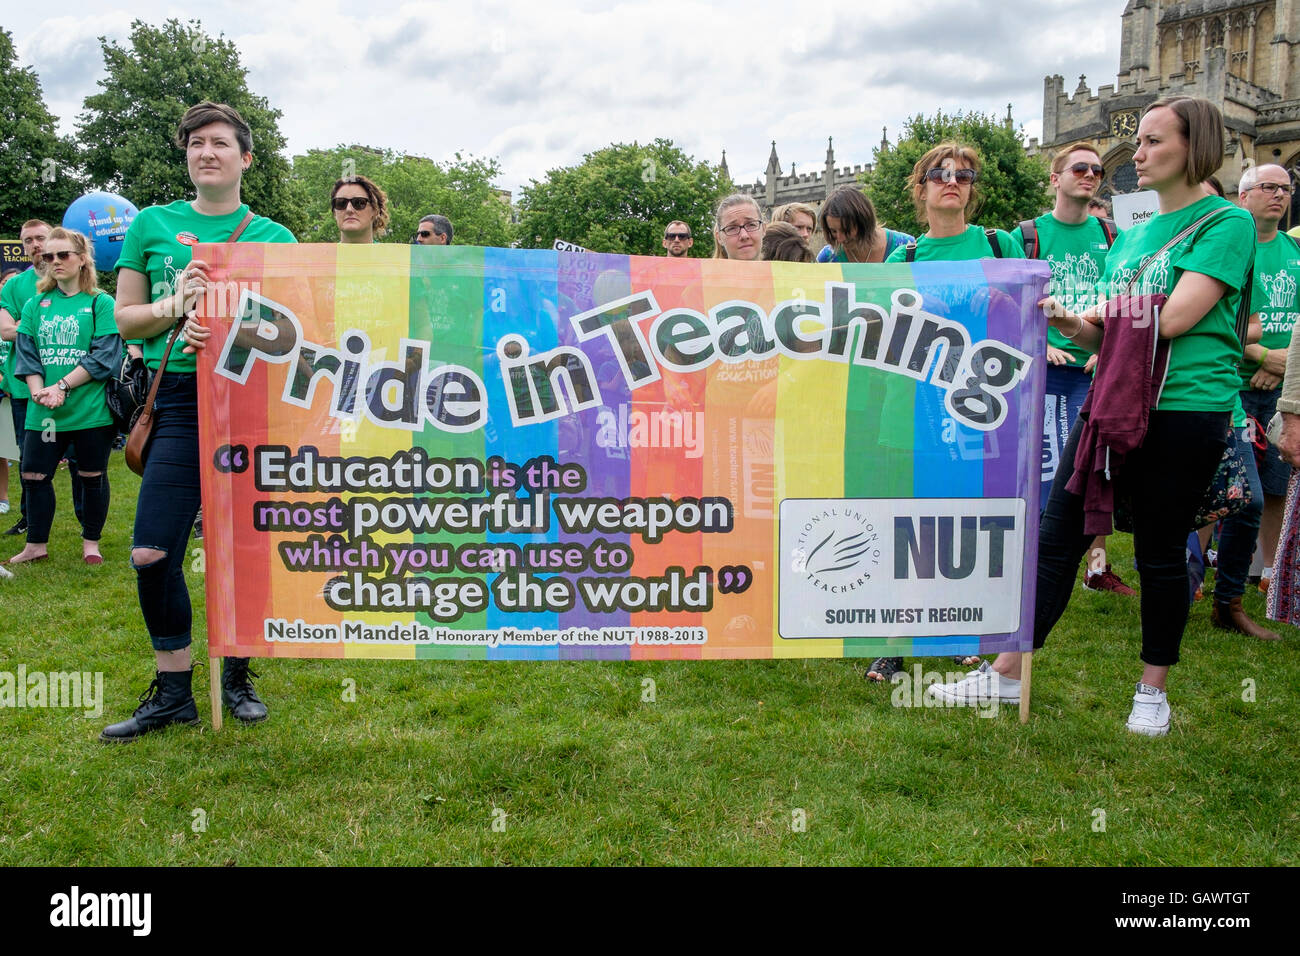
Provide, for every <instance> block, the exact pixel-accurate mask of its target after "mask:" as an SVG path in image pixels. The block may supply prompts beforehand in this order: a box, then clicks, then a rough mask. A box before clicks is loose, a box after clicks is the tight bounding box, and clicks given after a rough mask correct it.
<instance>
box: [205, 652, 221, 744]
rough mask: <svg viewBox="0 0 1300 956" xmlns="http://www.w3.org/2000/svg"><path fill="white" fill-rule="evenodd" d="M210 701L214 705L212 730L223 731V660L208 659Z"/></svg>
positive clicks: (218, 658) (217, 658) (216, 658)
mask: <svg viewBox="0 0 1300 956" xmlns="http://www.w3.org/2000/svg"><path fill="white" fill-rule="evenodd" d="M208 699H209V701H210V702H211V704H212V729H213V730H214V731H219V730H221V658H220V657H209V658H208Z"/></svg>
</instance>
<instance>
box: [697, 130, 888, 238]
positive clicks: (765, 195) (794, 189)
mask: <svg viewBox="0 0 1300 956" xmlns="http://www.w3.org/2000/svg"><path fill="white" fill-rule="evenodd" d="M887 142H888V141H887V140H883V139H882V142H881V145H882V146H884V145H887ZM870 171H871V165H870V164H867V165H865V166H861V165H860V166H852V167H850V166H845V167H844V168H843V169H837V168H836V167H835V146H834V143H832V141H831V138H830V137H827V138H826V165H825V167H824V168H823V169H820V170H818V171H816V172H812V173H796V172H795V168H794V164H793V163H791V164H790V172H789V174H786V173H783V172H782V171H781V161H780V160H779V159H777V156H776V142H775V141H773V143H772V152H771V153H770V154H769V155H768V157H767V170H766V172H765V174H764V178H763V179H759V180H755V181H754V183H753V184H750V185H740V186H737V187H736V191H737V192H742V193H744V194H745V195H747V196H753V197H754V201H755V202H757V203H758V208H759V209H760V210H762V212H763V218H764V219H770V218H771V216H772V210H773V209H775V208H776V207H777V206H784V205H785V204H786V203H789V202H805V203H807V204H808V205H810V206H812V207H813V208H814V209H821V205H822V202H824V201H825V199H826V197H827V196H829V195H830V194H831V193H832V192H833V191H834V189H835V187H837V186H847V185H850V184H852V183H856V182H857V181H858V180H859V179H860V178H861V177H862V174H863V173H867V172H870ZM722 173H723V175H724V176H726V175H730V174H729V172H728V170H727V153H726V150H723V153H722Z"/></svg>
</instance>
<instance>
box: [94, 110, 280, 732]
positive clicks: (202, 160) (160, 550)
mask: <svg viewBox="0 0 1300 956" xmlns="http://www.w3.org/2000/svg"><path fill="white" fill-rule="evenodd" d="M176 145H177V146H178V147H179V148H181V149H183V150H184V151H185V156H186V163H187V165H188V167H189V176H190V181H191V182H192V183H193V184H194V188H195V193H196V195H195V198H194V199H193V200H178V201H176V202H173V203H170V204H168V205H165V206H150V207H149V208H147V209H142V210H141V211H140V213H139V215H137V216H136V218H135V220H134V221H133V222H132V223H131V226H130V228H129V229H128V230H127V233H126V237H125V239H124V241H123V246H122V255H121V258H120V259H119V260H118V263H117V269H118V279H117V326H118V329H119V330H120V331H121V333H122V336H123V338H126V339H143V340H144V354H145V364H146V365H147V366H148V367H149V368H150V369H151V370H152V371H153V373H154V374H155V375H157V374H159V367H160V365H162V363H163V361H164V357H166V369H165V371H163V372H162V373H161V374H162V378H161V381H160V383H159V387H158V395H157V399H156V402H155V406H154V412H155V423H154V428H153V435H152V438H151V440H150V444H149V447H148V453H147V456H146V459H145V466H144V476H143V479H142V481H141V484H140V496H139V499H138V502H137V504H136V514H135V534H134V543H133V546H132V549H131V565H132V567H134V568H135V571H136V585H137V590H138V592H139V597H140V610H141V611H142V612H143V615H144V621H145V626H146V627H147V628H148V631H149V638H150V640H151V641H152V643H153V648H154V657H155V662H156V665H157V673H156V675H155V676H154V680H153V683H152V684H150V685H149V689H148V690H147V691H146V692H145V694H144V695H143V696H142V697H141V704H140V706H139V707H138V708H136V711H135V713H134V715H133V716H131V717H130V718H129V719H127V720H124V721H122V722H121V723H117V724H113V725H111V726H109V727H106V728H104V731H103V732H102V733H101V734H100V739H101V740H105V741H130V740H134V739H135V738H136V737H139V736H140V735H141V734H145V733H149V732H150V731H154V730H160V729H162V728H163V727H166V726H168V725H170V724H175V723H184V724H194V723H197V722H198V715H197V712H196V710H195V706H194V695H193V692H192V690H191V686H190V680H191V677H192V675H193V668H192V666H191V662H190V626H191V611H190V596H189V591H188V589H187V588H186V584H185V574H184V570H185V562H186V558H187V550H186V549H187V545H188V542H189V535H190V529H191V526H192V525H193V523H194V516H195V514H196V513H197V512H198V509H199V502H200V497H199V479H200V467H199V428H198V383H197V381H196V365H195V357H194V354H193V353H194V349H195V348H196V347H199V346H201V345H202V342H203V340H205V339H206V337H207V334H208V333H207V330H206V329H198V328H196V327H195V326H194V323H193V322H192V321H190V320H189V316H191V315H192V314H193V310H194V308H195V305H196V304H197V302H198V300H199V298H200V296H202V295H203V294H204V293H205V291H206V290H207V289H208V286H209V277H208V265H207V263H205V262H203V261H201V260H198V259H192V257H191V247H192V246H194V245H196V244H198V243H203V242H234V241H244V242H294V241H295V240H294V237H293V235H292V233H290V232H289V230H288V229H286V228H285V227H284V226H281V225H280V224H279V223H276V222H272V221H271V220H270V219H266V218H264V217H262V216H255V215H253V213H252V212H251V211H249V208H248V206H247V205H245V204H244V203H243V202H242V201H241V200H240V186H241V183H242V180H243V174H244V172H245V171H246V170H247V169H248V168H249V166H250V165H252V162H253V137H252V132H251V131H250V130H249V127H248V124H247V123H246V122H244V118H243V117H242V116H240V115H239V113H238V112H237V111H236V110H234V109H232V108H231V107H229V106H226V105H224V104H220V103H211V102H206V101H205V102H203V103H199V104H198V105H196V106H192V107H190V109H188V110H187V111H186V112H185V115H184V116H182V117H181V121H180V124H179V126H178V127H177V130H176ZM183 326H188V328H186V329H184V330H183V331H182V329H181V327H183ZM173 339H180V340H182V341H177V342H176V346H177V347H176V348H175V349H174V350H169V348H168V346H169V344H170V342H171V340H173ZM181 346H185V348H184V349H183V351H182V349H181ZM250 673H251V672H250V671H249V669H248V661H247V659H239V658H226V659H225V661H224V662H223V667H222V695H221V696H222V700H223V701H224V702H225V704H226V706H227V707H229V708H230V709H231V711H232V713H233V714H234V715H235V717H236V718H237V719H239V720H242V721H244V722H246V723H253V722H256V721H259V720H265V719H266V716H267V711H266V705H265V704H263V703H262V702H261V700H259V699H258V697H257V694H256V693H255V692H254V690H253V685H252V682H251V681H250V679H249V675H250Z"/></svg>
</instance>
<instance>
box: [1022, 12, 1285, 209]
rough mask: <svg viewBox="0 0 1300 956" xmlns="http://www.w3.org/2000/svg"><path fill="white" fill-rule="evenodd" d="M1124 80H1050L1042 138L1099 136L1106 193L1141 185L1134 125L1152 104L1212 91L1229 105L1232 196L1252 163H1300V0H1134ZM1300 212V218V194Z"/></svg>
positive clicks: (1055, 145) (1123, 50)
mask: <svg viewBox="0 0 1300 956" xmlns="http://www.w3.org/2000/svg"><path fill="white" fill-rule="evenodd" d="M1121 24H1122V26H1121V30H1122V33H1121V38H1120V65H1119V76H1118V80H1119V82H1118V83H1117V84H1114V85H1109V84H1108V85H1105V86H1102V87H1100V88H1099V89H1098V90H1097V92H1096V93H1093V92H1092V91H1091V90H1090V89H1089V87H1088V83H1087V80H1086V78H1085V77H1082V76H1080V77H1079V85H1078V87H1077V88H1076V89H1075V90H1074V92H1073V93H1072V94H1071V93H1066V92H1065V80H1064V79H1063V78H1062V77H1061V76H1059V75H1058V76H1049V77H1047V78H1046V79H1045V81H1044V91H1043V135H1042V143H1041V146H1040V144H1039V143H1038V141H1036V140H1031V141H1030V152H1035V151H1039V150H1041V152H1042V153H1044V154H1046V155H1045V157H1044V158H1050V156H1051V155H1053V154H1054V153H1055V152H1056V150H1058V149H1060V148H1061V147H1063V146H1065V145H1067V144H1069V143H1071V142H1073V141H1075V140H1080V139H1083V140H1090V141H1092V142H1094V143H1096V144H1097V146H1098V147H1099V148H1100V149H1101V151H1102V164H1103V165H1104V166H1105V168H1106V175H1105V181H1104V183H1103V185H1102V189H1101V193H1102V195H1104V196H1111V195H1114V194H1116V193H1127V192H1132V191H1133V190H1135V189H1136V188H1137V173H1136V172H1135V171H1134V169H1133V153H1134V151H1135V148H1136V147H1135V143H1134V141H1133V140H1134V135H1135V134H1136V132H1137V123H1138V118H1139V117H1140V116H1141V114H1142V110H1143V108H1144V107H1145V106H1147V104H1149V103H1151V102H1152V101H1154V100H1156V99H1157V98H1159V97H1162V96H1170V95H1187V96H1202V97H1205V98H1206V99H1208V100H1210V101H1212V102H1213V103H1214V104H1215V105H1216V106H1218V107H1219V108H1220V109H1221V110H1222V111H1223V122H1224V126H1225V132H1226V133H1227V146H1226V149H1225V150H1224V155H1223V164H1222V165H1221V166H1220V168H1219V172H1218V176H1219V179H1220V181H1221V182H1222V183H1223V186H1224V189H1225V190H1226V191H1227V193H1228V195H1229V196H1231V195H1233V194H1234V193H1235V192H1236V191H1237V183H1238V181H1239V180H1240V179H1241V172H1242V170H1243V169H1245V168H1246V167H1247V166H1249V165H1250V164H1252V163H1258V164H1263V163H1277V164H1279V165H1281V166H1285V167H1286V168H1287V169H1290V170H1292V173H1293V175H1294V174H1295V173H1296V167H1297V163H1300V0H1265V2H1259V0H1253V2H1252V0H1184V2H1181V3H1169V2H1162V0H1128V5H1127V6H1126V7H1125V9H1124V13H1123V16H1122V17H1121ZM1291 212H1292V215H1291V222H1292V223H1295V222H1298V221H1300V197H1297V200H1296V203H1295V204H1294V205H1293V206H1292V211H1291Z"/></svg>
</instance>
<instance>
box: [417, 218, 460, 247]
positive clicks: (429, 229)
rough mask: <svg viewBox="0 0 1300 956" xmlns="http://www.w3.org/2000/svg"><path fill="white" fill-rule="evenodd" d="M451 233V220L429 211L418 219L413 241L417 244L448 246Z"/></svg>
mask: <svg viewBox="0 0 1300 956" xmlns="http://www.w3.org/2000/svg"><path fill="white" fill-rule="evenodd" d="M451 233H452V230H451V220H450V219H448V218H447V217H446V216H438V215H434V214H432V213H431V214H429V215H427V216H425V217H424V218H423V219H421V220H420V224H419V226H417V227H416V232H415V239H414V242H415V244H416V245H419V246H449V245H451Z"/></svg>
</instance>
